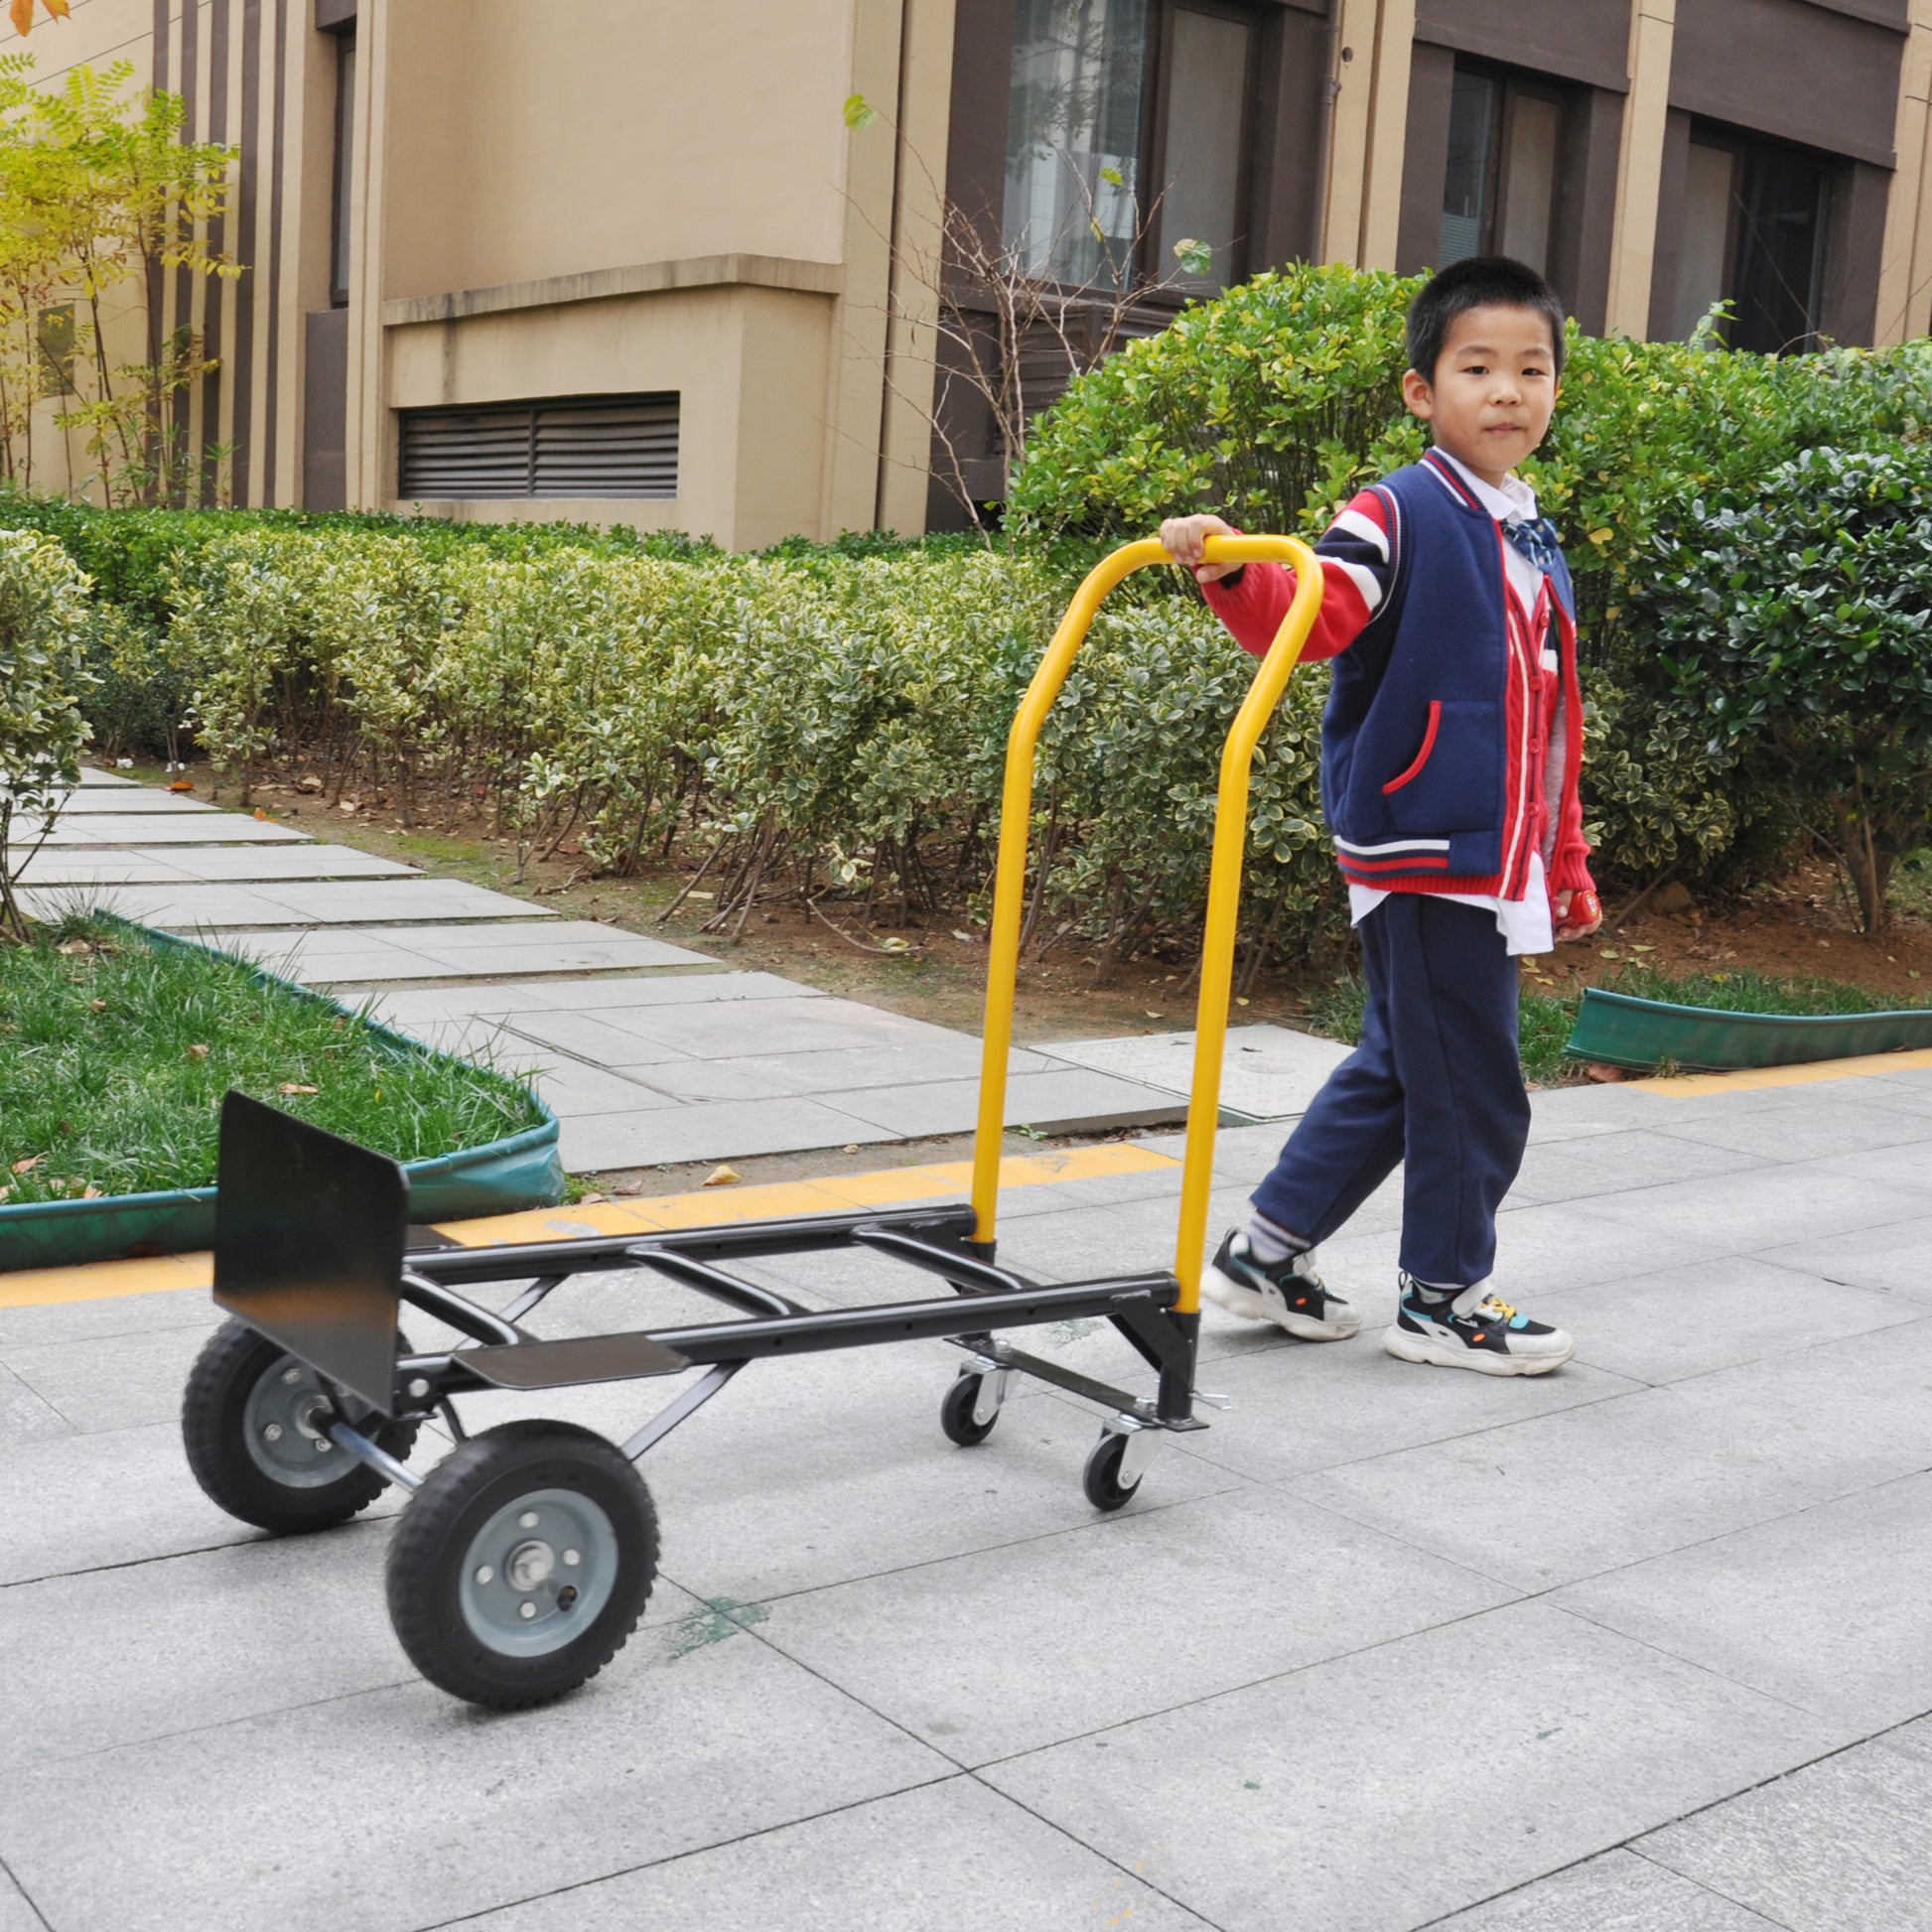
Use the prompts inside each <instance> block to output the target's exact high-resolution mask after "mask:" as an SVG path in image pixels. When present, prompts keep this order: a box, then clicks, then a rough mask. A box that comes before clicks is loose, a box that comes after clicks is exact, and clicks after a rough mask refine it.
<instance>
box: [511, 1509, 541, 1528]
mask: <svg viewBox="0 0 1932 1932" xmlns="http://www.w3.org/2000/svg"><path fill="white" fill-rule="evenodd" d="M536 1526H537V1513H536V1511H535V1510H534V1509H526V1510H525V1511H524V1512H523V1514H522V1515H521V1516H519V1517H518V1518H517V1519H516V1527H517V1528H518V1529H520V1530H533V1529H535V1528H536Z"/></svg>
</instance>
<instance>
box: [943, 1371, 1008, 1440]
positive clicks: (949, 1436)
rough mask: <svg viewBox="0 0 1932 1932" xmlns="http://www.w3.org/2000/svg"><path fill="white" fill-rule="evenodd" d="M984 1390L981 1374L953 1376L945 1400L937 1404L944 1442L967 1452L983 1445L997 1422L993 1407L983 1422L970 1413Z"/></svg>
mask: <svg viewBox="0 0 1932 1932" xmlns="http://www.w3.org/2000/svg"><path fill="white" fill-rule="evenodd" d="M985 1387H986V1377H985V1376H983V1375H961V1376H956V1377H955V1378H954V1380H953V1385H952V1387H951V1388H949V1389H948V1390H947V1391H946V1395H945V1400H944V1401H943V1402H941V1403H940V1405H939V1427H940V1428H941V1429H943V1430H944V1431H945V1432H946V1441H947V1442H949V1443H957V1444H958V1445H959V1447H960V1448H961V1449H971V1448H972V1447H973V1445H974V1444H975V1443H983V1442H985V1441H986V1439H987V1438H988V1437H989V1436H990V1435H992V1434H993V1425H994V1424H995V1423H996V1422H998V1421H999V1420H1000V1411H999V1407H998V1405H997V1404H996V1405H995V1407H994V1410H993V1413H992V1414H991V1415H990V1416H988V1417H987V1419H986V1420H985V1421H984V1422H981V1421H980V1420H979V1418H978V1417H977V1416H976V1415H975V1414H974V1413H973V1412H974V1411H975V1410H976V1409H977V1408H978V1407H979V1400H980V1394H981V1392H982V1391H983V1390H984V1389H985Z"/></svg>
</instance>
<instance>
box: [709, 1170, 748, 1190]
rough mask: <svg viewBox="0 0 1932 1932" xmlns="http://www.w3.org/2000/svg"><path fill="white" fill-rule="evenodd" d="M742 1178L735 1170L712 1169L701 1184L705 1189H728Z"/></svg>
mask: <svg viewBox="0 0 1932 1932" xmlns="http://www.w3.org/2000/svg"><path fill="white" fill-rule="evenodd" d="M742 1177H743V1176H742V1175H741V1174H740V1173H739V1172H738V1170H737V1169H736V1168H713V1169H712V1171H711V1172H710V1173H708V1174H706V1175H705V1177H704V1180H703V1182H702V1183H701V1184H702V1185H704V1186H706V1187H729V1186H730V1185H731V1184H732V1182H733V1181H734V1180H738V1179H741V1178H742Z"/></svg>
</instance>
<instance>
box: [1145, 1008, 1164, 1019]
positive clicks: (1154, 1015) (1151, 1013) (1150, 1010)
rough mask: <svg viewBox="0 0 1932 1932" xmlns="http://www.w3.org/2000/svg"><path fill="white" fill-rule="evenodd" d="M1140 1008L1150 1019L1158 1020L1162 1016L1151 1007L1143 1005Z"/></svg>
mask: <svg viewBox="0 0 1932 1932" xmlns="http://www.w3.org/2000/svg"><path fill="white" fill-rule="evenodd" d="M1141 1010H1142V1012H1144V1013H1145V1014H1146V1015H1147V1017H1148V1018H1149V1019H1150V1020H1159V1019H1161V1018H1163V1016H1162V1015H1161V1014H1158V1013H1156V1012H1155V1011H1154V1009H1153V1008H1152V1007H1143V1008H1142V1009H1141Z"/></svg>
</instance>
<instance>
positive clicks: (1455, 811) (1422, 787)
mask: <svg viewBox="0 0 1932 1932" xmlns="http://www.w3.org/2000/svg"><path fill="white" fill-rule="evenodd" d="M1503 762H1504V760H1503V708H1502V706H1501V705H1499V704H1497V703H1495V702H1494V701H1493V700H1490V699H1473V700H1470V699H1454V698H1450V699H1448V700H1443V701H1435V700H1432V701H1431V703H1430V707H1429V717H1428V723H1427V725H1426V726H1425V728H1424V732H1423V739H1422V744H1421V746H1420V747H1419V748H1418V749H1417V751H1416V753H1415V755H1414V757H1413V758H1411V759H1410V760H1409V762H1408V763H1407V764H1406V765H1405V766H1403V768H1402V769H1400V770H1399V771H1397V772H1396V773H1395V774H1394V776H1393V777H1391V778H1388V779H1385V780H1384V781H1383V782H1382V783H1381V784H1379V785H1378V786H1377V788H1376V789H1377V792H1378V793H1379V796H1378V797H1377V799H1376V805H1377V806H1378V808H1379V815H1380V817H1381V819H1382V821H1383V823H1385V824H1386V825H1387V826H1388V828H1389V829H1390V830H1391V831H1392V832H1397V833H1410V834H1413V835H1415V836H1419V837H1422V836H1440V835H1442V834H1443V833H1446V832H1486V831H1490V830H1493V829H1494V828H1495V827H1496V826H1498V825H1500V824H1501V823H1502V822H1503V819H1504V816H1505V814H1504V810H1503ZM1384 768H1386V767H1384Z"/></svg>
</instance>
